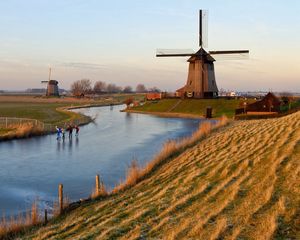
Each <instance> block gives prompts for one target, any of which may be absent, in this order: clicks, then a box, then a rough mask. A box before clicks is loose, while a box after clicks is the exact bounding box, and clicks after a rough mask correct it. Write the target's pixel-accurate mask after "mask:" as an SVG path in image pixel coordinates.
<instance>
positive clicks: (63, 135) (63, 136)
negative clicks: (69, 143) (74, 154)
mask: <svg viewBox="0 0 300 240" xmlns="http://www.w3.org/2000/svg"><path fill="white" fill-rule="evenodd" d="M65 133H66V131H65V129H64V128H62V129H61V134H62V139H63V140H65Z"/></svg>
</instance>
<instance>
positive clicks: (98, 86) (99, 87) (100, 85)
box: [94, 81, 106, 93]
mask: <svg viewBox="0 0 300 240" xmlns="http://www.w3.org/2000/svg"><path fill="white" fill-rule="evenodd" d="M94 92H95V93H103V92H106V83H105V82H102V81H97V82H95V84H94Z"/></svg>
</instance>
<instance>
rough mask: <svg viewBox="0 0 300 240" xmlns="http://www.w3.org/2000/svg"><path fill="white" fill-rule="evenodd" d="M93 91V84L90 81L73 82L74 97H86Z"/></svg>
mask: <svg viewBox="0 0 300 240" xmlns="http://www.w3.org/2000/svg"><path fill="white" fill-rule="evenodd" d="M91 91H92V83H91V80H90V79H81V80H77V81H75V82H73V84H72V85H71V92H72V94H73V95H74V96H80V95H82V94H83V95H85V94H87V93H90V92H91Z"/></svg>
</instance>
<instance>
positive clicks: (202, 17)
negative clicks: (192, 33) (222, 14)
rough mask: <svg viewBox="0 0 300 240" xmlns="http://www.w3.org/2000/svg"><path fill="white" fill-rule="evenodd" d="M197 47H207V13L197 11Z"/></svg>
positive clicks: (201, 10) (205, 11)
mask: <svg viewBox="0 0 300 240" xmlns="http://www.w3.org/2000/svg"><path fill="white" fill-rule="evenodd" d="M199 47H204V48H207V47H208V11H207V10H203V9H200V10H199Z"/></svg>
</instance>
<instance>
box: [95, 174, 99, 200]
mask: <svg viewBox="0 0 300 240" xmlns="http://www.w3.org/2000/svg"><path fill="white" fill-rule="evenodd" d="M99 190H100V181H99V174H97V175H96V189H95V194H96V196H99Z"/></svg>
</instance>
